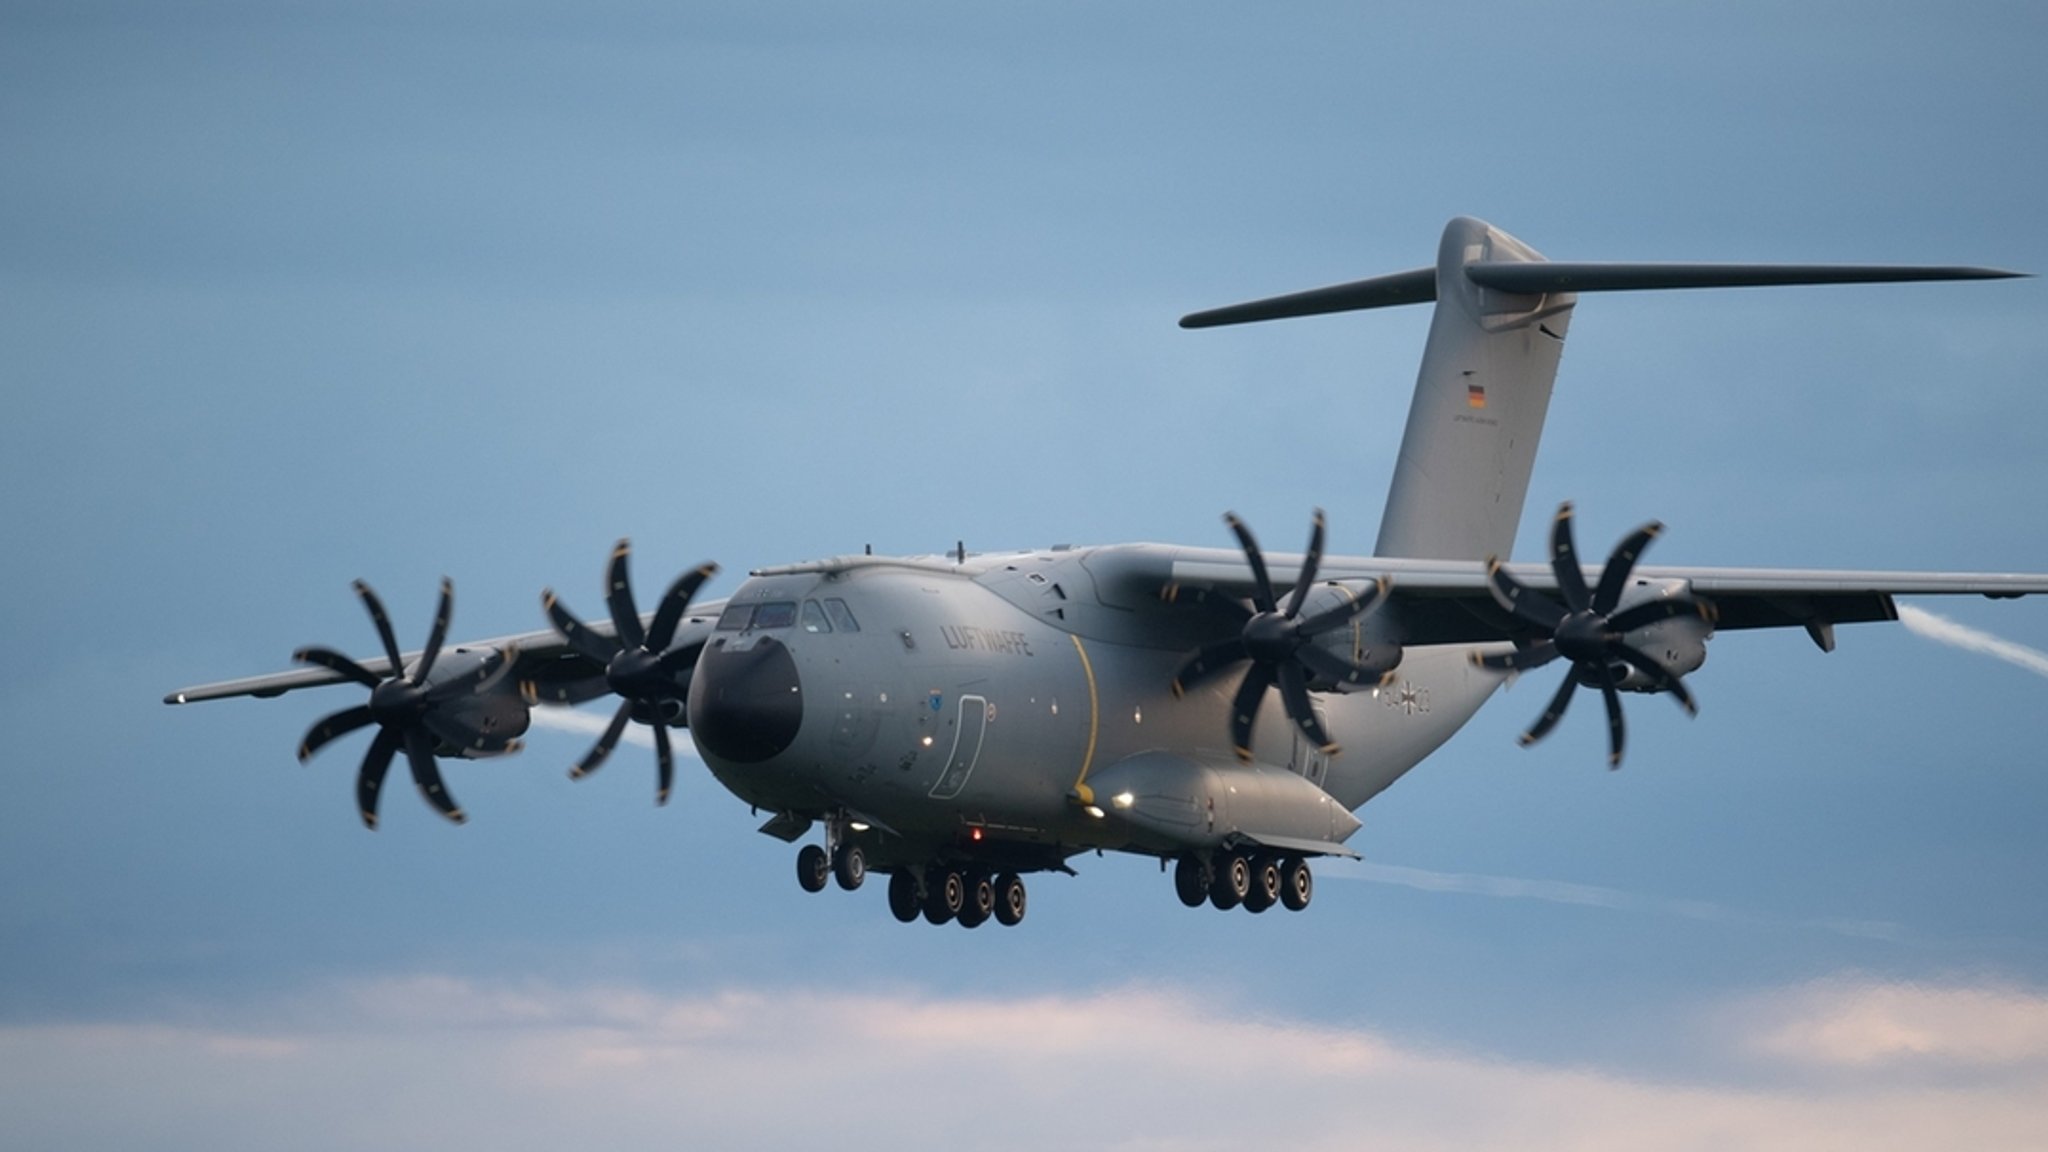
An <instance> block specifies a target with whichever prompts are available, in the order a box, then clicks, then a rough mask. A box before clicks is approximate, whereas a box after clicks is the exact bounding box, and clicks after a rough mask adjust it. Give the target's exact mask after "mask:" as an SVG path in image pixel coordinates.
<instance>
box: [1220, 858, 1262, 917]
mask: <svg viewBox="0 0 2048 1152" xmlns="http://www.w3.org/2000/svg"><path fill="white" fill-rule="evenodd" d="M1251 890H1252V862H1251V861H1249V860H1247V859H1245V856H1244V853H1242V852H1232V853H1231V854H1230V855H1228V856H1225V857H1224V858H1223V866H1222V867H1221V868H1218V869H1217V870H1216V878H1215V879H1214V880H1213V881H1211V882H1210V884H1209V903H1211V904H1214V905H1215V906H1216V907H1217V908H1219V909H1221V910H1222V911H1225V912H1228V911H1230V910H1231V909H1232V908H1235V907H1237V906H1238V905H1239V904H1242V903H1244V898H1245V897H1246V896H1247V895H1249V894H1250V893H1251Z"/></svg>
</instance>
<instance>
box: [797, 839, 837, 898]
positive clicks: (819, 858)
mask: <svg viewBox="0 0 2048 1152" xmlns="http://www.w3.org/2000/svg"><path fill="white" fill-rule="evenodd" d="M831 875H832V861H831V860H830V859H828V858H827V857H826V855H825V850H824V849H823V848H820V847H818V846H817V845H816V844H806V845H804V846H803V847H802V848H799V849H797V853H796V882H797V883H798V884H801V885H803V889H804V891H806V892H823V891H824V890H825V881H826V878H827V877H829V876H831Z"/></svg>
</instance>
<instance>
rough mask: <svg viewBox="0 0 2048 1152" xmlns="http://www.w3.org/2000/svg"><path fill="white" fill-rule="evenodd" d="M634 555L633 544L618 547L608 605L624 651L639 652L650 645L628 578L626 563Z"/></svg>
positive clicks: (614, 548) (624, 542) (615, 547)
mask: <svg viewBox="0 0 2048 1152" xmlns="http://www.w3.org/2000/svg"><path fill="white" fill-rule="evenodd" d="M632 552H633V545H632V543H631V541H628V540H626V539H624V538H621V539H620V540H619V542H618V543H617V544H614V545H613V546H612V562H611V567H610V569H609V571H608V572H607V574H606V577H605V579H606V581H607V583H608V585H609V588H608V590H607V591H606V592H605V597H604V605H605V607H606V608H609V609H610V610H611V614H612V628H613V629H615V630H616V631H617V633H618V637H619V646H620V647H622V648H638V647H641V646H642V645H644V644H645V643H646V642H647V633H646V632H644V631H642V630H641V628H640V609H639V608H638V606H636V605H635V604H634V603H633V582H632V580H631V579H630V578H628V577H627V575H626V559H627V557H628V556H630V555H631V554H632Z"/></svg>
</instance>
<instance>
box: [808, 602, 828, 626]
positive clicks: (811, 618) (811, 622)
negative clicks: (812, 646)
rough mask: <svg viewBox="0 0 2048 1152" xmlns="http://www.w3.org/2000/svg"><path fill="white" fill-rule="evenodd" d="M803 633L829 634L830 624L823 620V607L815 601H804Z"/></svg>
mask: <svg viewBox="0 0 2048 1152" xmlns="http://www.w3.org/2000/svg"><path fill="white" fill-rule="evenodd" d="M803 621H804V631H806V632H830V631H831V630H832V624H831V622H830V621H828V620H826V619H825V606H824V605H822V604H820V603H818V602H817V601H816V600H806V601H804V617H803Z"/></svg>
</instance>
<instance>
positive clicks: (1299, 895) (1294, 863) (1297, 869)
mask: <svg viewBox="0 0 2048 1152" xmlns="http://www.w3.org/2000/svg"><path fill="white" fill-rule="evenodd" d="M1315 894H1316V878H1315V875H1314V874H1313V873H1311V872H1310V871H1309V870H1308V861H1306V860H1303V859H1302V858H1301V857H1299V856H1289V857H1288V858H1287V862H1286V863H1284V864H1282V865H1281V866H1280V902H1281V903H1282V904H1285V905H1287V910H1288V911H1289V912H1299V911H1301V910H1302V909H1303V908H1306V907H1308V902H1309V898H1310V897H1312V896H1314V895H1315Z"/></svg>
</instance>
